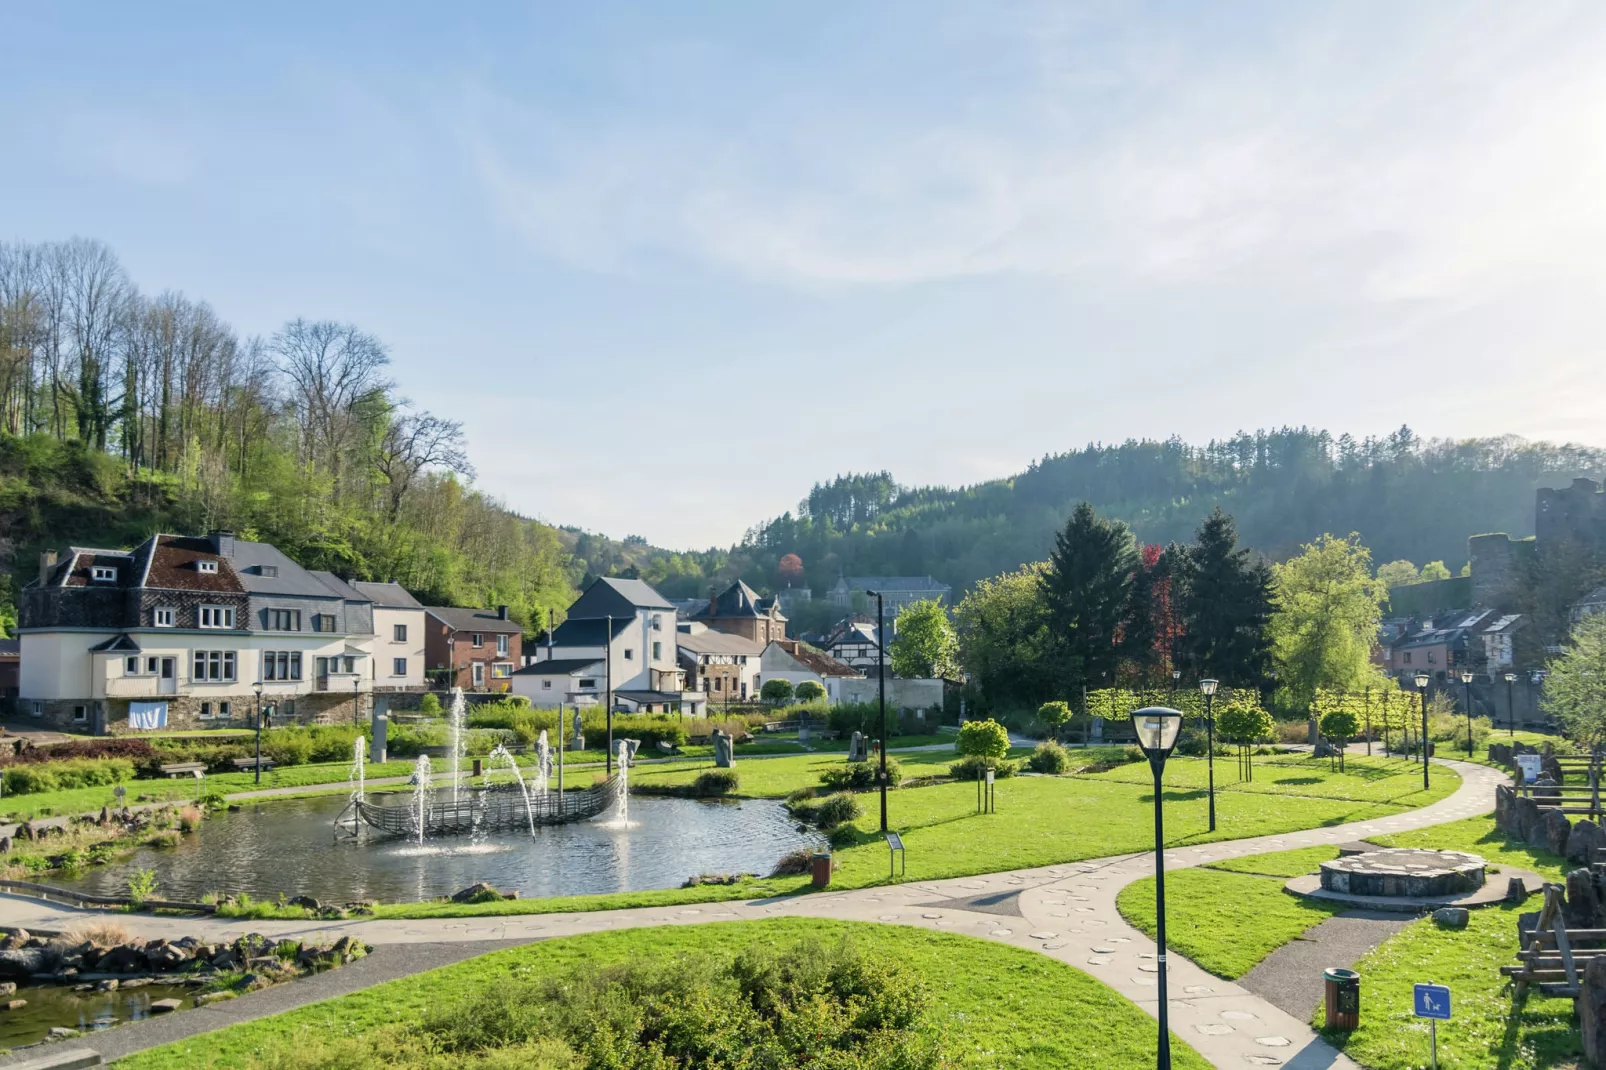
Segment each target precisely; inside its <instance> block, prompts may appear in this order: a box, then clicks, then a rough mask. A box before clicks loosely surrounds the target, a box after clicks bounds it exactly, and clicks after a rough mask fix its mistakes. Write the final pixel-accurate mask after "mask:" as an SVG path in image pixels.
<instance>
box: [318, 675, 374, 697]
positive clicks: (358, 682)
mask: <svg viewBox="0 0 1606 1070" xmlns="http://www.w3.org/2000/svg"><path fill="white" fill-rule="evenodd" d="M367 683H368V677H366V676H364V675H363V674H362V673H359V672H326V673H322V674H320V675H318V676H315V677H313V690H315V691H332V692H334V693H335V694H340V693H342V692H344V693H345V694H348V695H349V694H351V693H352V692H353V691H359V692H360V691H368V690H371V688H369V687H368V686H367Z"/></svg>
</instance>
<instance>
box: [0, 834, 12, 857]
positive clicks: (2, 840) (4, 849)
mask: <svg viewBox="0 0 1606 1070" xmlns="http://www.w3.org/2000/svg"><path fill="white" fill-rule="evenodd" d="M10 853H11V837H10V836H0V855H8V854H10Z"/></svg>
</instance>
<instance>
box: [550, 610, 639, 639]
mask: <svg viewBox="0 0 1606 1070" xmlns="http://www.w3.org/2000/svg"><path fill="white" fill-rule="evenodd" d="M635 622H636V618H635V617H634V616H629V617H615V618H613V637H614V638H618V636H619V635H620V634H621V633H623V632H624V630H625V629H626V628H629V627H630V626H631V625H633V624H634V623H635ZM607 630H608V622H607V620H606V619H600V618H598V619H585V620H575V619H573V618H570V619H569V620H566V621H564V622H563V623H562V624H560V625H558V626H557V628H556V629H554V630H553V632H552V645H553V646H556V647H565V646H606V645H607V642H608V640H607V638H606V637H605V633H606V632H607ZM534 645H536V646H545V645H546V633H545V632H543V633H541V635H539V636H537V637H536V640H535V644H534Z"/></svg>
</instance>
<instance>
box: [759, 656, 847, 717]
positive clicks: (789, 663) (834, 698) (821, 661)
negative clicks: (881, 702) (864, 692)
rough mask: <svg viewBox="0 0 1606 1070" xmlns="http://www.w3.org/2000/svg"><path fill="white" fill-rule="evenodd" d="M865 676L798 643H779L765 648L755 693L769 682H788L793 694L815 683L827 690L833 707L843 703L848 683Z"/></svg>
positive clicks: (828, 698) (761, 657) (760, 659)
mask: <svg viewBox="0 0 1606 1070" xmlns="http://www.w3.org/2000/svg"><path fill="white" fill-rule="evenodd" d="M863 678H864V677H863V675H862V674H861V673H860V672H859V671H858V670H857V669H854V668H853V667H852V666H849V665H844V664H843V663H842V662H840V661H838V660H837V659H835V658H833V657H831V656H830V655H829V654H823V653H821V652H820V651H818V650H815V649H813V648H811V647H808V646H805V645H803V644H802V643H800V642H798V641H797V640H796V639H778V640H776V641H775V642H773V643H770V644H769V645H768V646H766V647H765V648H764V653H763V654H762V655H761V656H760V658H759V664H758V675H757V678H756V679H755V680H754V691H755V693H756V692H757V691H758V690H759V689H761V688H762V687H763V686H764V681H766V680H785V681H787V682H788V683H790V684H791V685H792V688H793V690H796V689H797V685H798V684H801V683H803V682H804V681H806V680H807V681H812V682H814V683H817V684H819V685H820V686H821V687H823V688H825V697H826V699H827V700H828V701H829V702H830V703H831V704H832V705H833V706H834V705H836V704H837V703H839V702H841V701H842V685H843V681H845V680H862V679H863Z"/></svg>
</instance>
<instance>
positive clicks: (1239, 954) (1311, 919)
mask: <svg viewBox="0 0 1606 1070" xmlns="http://www.w3.org/2000/svg"><path fill="white" fill-rule="evenodd" d="M1336 857H1338V848H1336V847H1302V848H1299V849H1298V850H1293V851H1277V852H1274V853H1272V854H1263V855H1252V856H1250V857H1248V858H1237V859H1231V860H1228V861H1224V862H1219V863H1212V864H1210V865H1208V866H1200V867H1197V868H1194V869H1179V870H1176V871H1174V872H1171V873H1167V874H1166V888H1165V899H1166V942H1167V943H1168V944H1170V946H1171V947H1172V948H1173V949H1174V950H1176V951H1179V952H1181V953H1182V954H1183V955H1185V956H1187V957H1188V958H1190V959H1192V960H1193V961H1194V962H1196V963H1198V964H1199V965H1200V966H1202V967H1203V968H1205V969H1207V970H1209V971H1210V972H1211V973H1213V974H1215V975H1216V976H1217V977H1225V978H1226V979H1228V980H1229V981H1230V980H1236V979H1237V978H1239V977H1242V976H1243V975H1244V974H1246V973H1248V972H1249V971H1250V970H1251V969H1252V968H1254V966H1255V964H1256V963H1258V962H1259V961H1260V960H1261V959H1263V958H1265V957H1266V956H1267V955H1269V954H1271V953H1272V952H1273V951H1275V950H1276V949H1277V948H1279V947H1282V946H1283V945H1284V944H1286V943H1288V941H1290V940H1294V939H1297V938H1298V937H1299V934H1300V933H1303V932H1304V931H1305V930H1306V929H1309V928H1310V927H1311V926H1313V925H1319V924H1320V923H1322V922H1324V921H1326V920H1327V919H1328V918H1330V917H1332V916H1333V915H1334V914H1338V913H1340V912H1342V911H1343V910H1344V908H1343V907H1341V906H1338V905H1336V904H1328V903H1321V902H1317V901H1315V900H1311V899H1301V898H1299V897H1297V896H1292V895H1289V894H1288V893H1287V892H1285V891H1283V882H1284V881H1286V880H1287V879H1288V878H1289V877H1297V876H1299V875H1301V874H1304V873H1310V872H1312V871H1313V870H1315V869H1316V868H1317V867H1318V866H1319V865H1321V863H1323V862H1326V861H1328V860H1329V859H1332V858H1336ZM1154 888H1155V881H1154V878H1153V877H1145V878H1144V879H1142V880H1140V881H1134V882H1133V883H1131V884H1129V885H1127V886H1126V887H1125V888H1123V889H1121V894H1120V895H1119V896H1118V897H1117V899H1116V906H1117V908H1119V910H1120V911H1121V916H1122V917H1124V918H1126V920H1127V921H1129V922H1130V923H1131V924H1132V925H1133V926H1134V927H1135V928H1137V929H1141V930H1142V931H1143V932H1145V933H1148V934H1149V936H1150V937H1153V936H1154V935H1155V924H1154V922H1155V919H1154Z"/></svg>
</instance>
